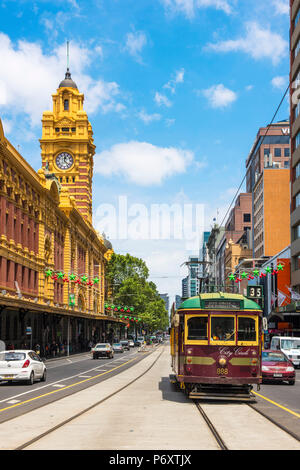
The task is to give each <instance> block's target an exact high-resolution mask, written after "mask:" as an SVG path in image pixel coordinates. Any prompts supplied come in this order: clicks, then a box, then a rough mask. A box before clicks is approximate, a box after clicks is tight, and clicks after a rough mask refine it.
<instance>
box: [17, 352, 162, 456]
mask: <svg viewBox="0 0 300 470" xmlns="http://www.w3.org/2000/svg"><path fill="white" fill-rule="evenodd" d="M163 352H164V350H163V349H162V351H161V352H160V354H159V355H158V356H157V357H156V358H155V360H154V361H153V362H152V363H151V364H150V366H149V367H148V368H147V369H146V370H144V371H143V372H142V373H141V374H139V375H138V376H137V377H135V378H134V379H132V380H130V381H129V382H128V383H127V384H126V385H123V386H122V387H120V388H118V389H117V390H115V391H114V392H113V393H111V394H109V395H107V396H106V397H104V398H103V399H101V400H99V401H97V402H95V403H93V404H92V405H90V406H88V407H86V408H84V409H83V410H81V411H80V412H78V413H75V414H74V415H72V416H70V417H69V418H68V419H65V420H64V421H62V422H60V423H58V424H57V425H55V426H53V427H51V428H50V429H48V430H47V431H45V432H43V433H41V434H39V435H37V436H35V437H34V438H32V439H30V440H28V441H26V442H24V443H23V444H21V445H19V446H17V447H15V448H14V449H12V450H26V448H28V447H30V446H31V445H32V444H34V443H37V442H38V441H40V440H41V439H43V438H44V437H46V436H48V435H49V434H51V433H53V432H55V431H56V430H58V429H60V428H63V427H64V426H65V425H67V424H68V423H70V422H72V421H74V420H75V419H77V418H79V417H80V416H83V415H84V414H85V413H88V412H89V411H90V410H92V409H93V408H96V407H97V406H99V405H101V404H102V403H104V402H105V401H107V400H109V399H110V398H112V397H114V396H115V395H117V394H118V393H120V392H122V391H123V390H125V389H126V388H127V387H129V386H130V385H132V384H133V383H135V382H136V381H138V380H139V379H140V378H142V377H143V376H144V375H146V374H147V373H148V372H149V371H150V370H151V369H152V368H153V367H154V365H155V364H156V363H157V361H158V360H159V359H160V357H161V355H162V354H163Z"/></svg>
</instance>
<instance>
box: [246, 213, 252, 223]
mask: <svg viewBox="0 0 300 470" xmlns="http://www.w3.org/2000/svg"><path fill="white" fill-rule="evenodd" d="M244 222H251V214H244Z"/></svg>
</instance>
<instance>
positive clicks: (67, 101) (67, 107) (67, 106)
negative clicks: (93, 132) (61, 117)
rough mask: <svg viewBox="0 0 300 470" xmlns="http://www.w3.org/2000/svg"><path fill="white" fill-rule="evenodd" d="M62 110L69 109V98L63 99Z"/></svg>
mask: <svg viewBox="0 0 300 470" xmlns="http://www.w3.org/2000/svg"><path fill="white" fill-rule="evenodd" d="M64 111H69V100H64Z"/></svg>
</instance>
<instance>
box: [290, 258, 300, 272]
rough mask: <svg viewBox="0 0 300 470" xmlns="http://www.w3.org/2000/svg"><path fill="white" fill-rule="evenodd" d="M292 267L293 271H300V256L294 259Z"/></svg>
mask: <svg viewBox="0 0 300 470" xmlns="http://www.w3.org/2000/svg"><path fill="white" fill-rule="evenodd" d="M292 267H293V271H298V269H300V255H298V256H294V257H293V263H292Z"/></svg>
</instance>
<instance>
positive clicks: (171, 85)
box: [164, 68, 184, 94]
mask: <svg viewBox="0 0 300 470" xmlns="http://www.w3.org/2000/svg"><path fill="white" fill-rule="evenodd" d="M183 81H184V69H183V68H182V69H180V70H178V71H177V72H176V73H175V78H172V79H171V80H169V81H168V83H166V84H165V85H164V88H168V89H169V90H170V91H171V93H173V94H174V93H175V91H176V86H177V85H178V83H183Z"/></svg>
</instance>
